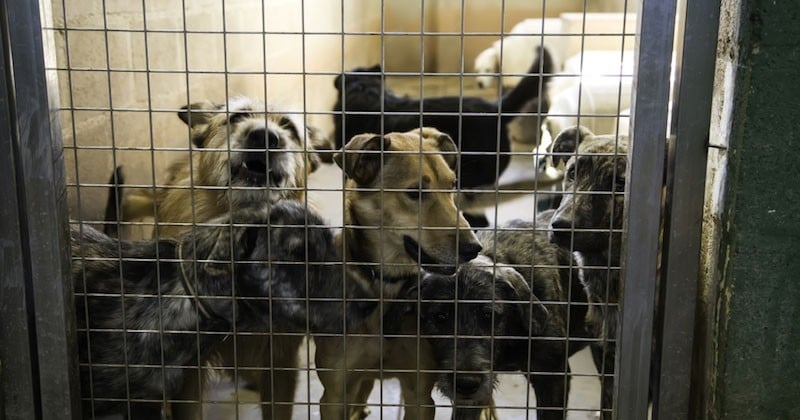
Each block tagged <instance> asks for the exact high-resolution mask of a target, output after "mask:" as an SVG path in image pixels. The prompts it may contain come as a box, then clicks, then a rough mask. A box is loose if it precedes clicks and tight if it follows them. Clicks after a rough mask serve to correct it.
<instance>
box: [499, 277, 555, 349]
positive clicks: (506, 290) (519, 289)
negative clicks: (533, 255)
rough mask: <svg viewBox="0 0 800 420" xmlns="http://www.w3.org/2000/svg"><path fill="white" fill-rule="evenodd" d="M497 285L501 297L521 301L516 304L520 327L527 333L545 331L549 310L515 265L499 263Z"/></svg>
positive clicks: (534, 333)
mask: <svg viewBox="0 0 800 420" xmlns="http://www.w3.org/2000/svg"><path fill="white" fill-rule="evenodd" d="M494 269H495V270H496V271H495V272H496V280H495V287H496V290H497V293H496V294H497V295H498V296H500V298H501V299H506V298H510V300H516V301H520V303H519V304H515V305H514V308H515V310H516V311H517V319H518V320H519V328H521V331H522V332H524V333H525V334H533V335H536V334H540V333H542V332H543V331H544V328H545V325H546V323H547V319H548V317H549V312H548V311H547V308H545V306H544V305H542V303H541V302H540V301H539V299H538V298H537V297H536V295H534V294H533V292H532V291H531V289H530V286H529V285H528V282H527V281H525V278H524V277H522V274H520V273H519V271H517V270H515V269H514V268H513V267H509V266H506V265H503V264H497V266H496V267H495V268H494Z"/></svg>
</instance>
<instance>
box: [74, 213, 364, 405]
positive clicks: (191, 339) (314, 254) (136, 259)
mask: <svg viewBox="0 0 800 420" xmlns="http://www.w3.org/2000/svg"><path fill="white" fill-rule="evenodd" d="M71 248H72V255H73V266H72V280H73V283H74V285H75V291H76V310H77V311H76V312H77V316H78V327H79V348H80V361H81V387H82V391H83V398H84V410H85V413H84V414H85V415H86V416H87V417H92V416H102V415H108V414H114V413H121V414H124V415H126V416H127V417H129V418H159V417H160V414H159V411H160V410H161V405H162V403H163V402H165V401H169V400H170V399H173V398H175V396H176V394H177V393H178V392H179V391H180V389H181V385H182V382H183V380H184V377H185V374H184V372H186V371H187V370H189V369H187V368H188V367H192V366H193V367H194V370H196V369H197V366H198V362H199V361H200V360H203V359H204V358H205V357H206V356H208V355H207V354H206V353H207V352H208V351H209V349H211V348H213V347H214V346H213V345H214V344H216V343H218V342H220V341H222V340H224V339H225V338H226V337H228V335H230V334H231V332H232V331H237V332H247V333H259V332H262V333H265V332H272V331H281V332H297V333H305V334H308V333H332V334H337V333H338V334H341V333H342V332H343V331H344V329H345V328H350V327H352V326H357V325H358V324H359V322H360V321H361V320H362V319H363V318H364V316H366V315H369V313H370V312H371V309H372V308H371V307H370V305H373V306H374V304H369V303H366V304H365V303H363V302H362V303H356V302H347V304H346V306H345V303H344V299H343V295H345V294H346V295H347V296H348V297H357V296H359V292H358V291H357V290H356V289H355V287H356V286H355V285H353V286H352V287H350V286H349V285H347V286H343V285H342V281H343V280H342V271H343V270H342V268H341V265H340V263H341V257H340V256H339V255H338V254H339V253H338V252H337V251H336V248H335V247H334V245H333V242H332V236H331V232H330V230H329V229H328V228H327V227H325V226H324V225H323V222H322V220H321V219H320V218H319V216H317V215H316V214H314V213H312V212H310V211H308V210H307V209H306V208H304V207H303V206H301V205H299V204H297V203H292V202H281V203H278V204H274V205H272V206H269V207H268V208H267V207H265V208H244V209H239V210H235V211H234V212H233V213H231V214H229V215H227V216H221V217H218V218H216V219H213V220H211V221H210V222H209V223H207V224H203V225H199V226H197V227H196V228H195V230H194V231H192V232H190V233H187V234H185V235H183V236H181V237H180V238H179V239H177V240H176V241H172V240H160V241H141V242H132V241H119V240H116V239H113V238H110V237H108V236H106V235H104V234H102V233H100V232H99V231H97V230H95V229H92V228H91V227H88V226H85V225H73V226H72V228H71ZM337 262H338V264H337Z"/></svg>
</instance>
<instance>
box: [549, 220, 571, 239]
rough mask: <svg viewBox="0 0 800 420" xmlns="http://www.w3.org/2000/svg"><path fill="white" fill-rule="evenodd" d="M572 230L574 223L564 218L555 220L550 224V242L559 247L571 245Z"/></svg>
mask: <svg viewBox="0 0 800 420" xmlns="http://www.w3.org/2000/svg"><path fill="white" fill-rule="evenodd" d="M571 229H572V221H570V220H567V219H562V218H560V217H559V218H557V219H553V220H552V221H551V222H550V232H548V236H549V237H550V242H552V243H554V244H559V245H567V246H568V245H569V243H570V233H571V232H570V230H571Z"/></svg>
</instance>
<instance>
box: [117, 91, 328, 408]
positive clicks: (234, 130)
mask: <svg viewBox="0 0 800 420" xmlns="http://www.w3.org/2000/svg"><path fill="white" fill-rule="evenodd" d="M178 117H179V118H180V119H181V120H182V121H183V122H184V123H186V124H187V125H189V126H190V127H191V143H192V145H193V146H194V148H193V149H192V153H191V154H189V155H187V156H185V157H184V158H181V159H178V160H176V161H175V162H173V163H172V165H170V167H169V169H168V170H167V179H166V182H165V186H163V187H161V188H159V189H158V190H157V191H156V192H155V195H153V194H152V190H150V189H139V190H136V191H133V192H132V193H131V194H127V195H124V196H123V200H122V219H123V220H126V221H127V220H135V219H141V218H144V217H155V219H156V225H155V226H156V231H155V235H156V237H157V238H173V237H177V236H179V235H180V234H182V233H184V232H186V231H189V230H191V229H192V228H193V226H194V225H195V224H196V223H202V222H205V221H207V220H210V219H212V218H214V217H217V216H220V215H223V214H225V213H228V212H230V211H231V210H233V209H237V208H240V207H244V206H248V205H251V204H252V203H257V204H259V205H264V204H274V203H278V202H282V201H285V200H294V201H302V200H303V198H304V196H305V186H306V179H307V176H308V174H310V173H311V172H312V171H313V170H315V169H316V167H317V166H318V165H319V156H318V155H317V153H316V152H315V151H314V150H315V148H316V147H324V146H325V143H326V141H327V140H326V139H325V138H324V137H322V136H321V135H320V132H319V131H318V130H316V129H314V128H313V127H311V126H307V125H305V124H304V123H303V120H302V118H299V116H298V115H296V114H288V113H287V114H284V113H280V112H275V111H273V110H271V109H267V108H266V107H265V105H264V104H263V103H262V102H260V101H258V100H255V99H251V98H246V97H239V98H235V99H232V100H230V101H229V102H228V103H227V104H217V103H213V102H208V101H206V102H198V103H194V104H191V105H188V106H186V107H184V109H183V111H181V112H179V113H178ZM116 181H120V179H119V178H117V179H116ZM116 194H117V195H118V196H119V195H122V194H121V193H119V192H116ZM107 213H108V212H107ZM302 339H303V337H302V336H300V335H276V336H273V337H272V340H271V342H268V341H267V340H266V339H265V338H264V337H262V336H252V335H249V336H240V337H237V345H236V346H234V345H233V340H229V341H226V342H223V343H221V344H220V345H219V346H218V348H217V349H215V350H214V351H213V352H212V353H211V355H212V359H213V360H211V359H209V360H205V361H203V364H206V363H213V364H217V365H221V366H228V367H233V366H234V362H235V365H236V367H238V368H239V369H238V371H237V372H236V376H238V378H242V379H244V382H245V383H246V384H247V385H248V386H250V387H252V388H254V390H255V391H256V392H257V393H258V394H259V395H260V397H261V401H262V403H263V405H262V413H263V416H264V418H271V417H272V414H273V413H274V415H275V417H276V418H287V417H288V416H290V415H291V409H292V407H291V402H292V401H293V399H294V389H295V386H294V384H295V383H296V380H297V379H296V377H297V373H296V371H295V370H294V369H296V368H297V365H298V361H297V352H298V349H299V348H300V346H301V344H302ZM265 367H271V369H266V370H265V369H263V368H265ZM196 376H197V375H194V376H190V377H189V378H188V379H187V380H186V381H185V389H184V392H183V395H182V398H183V399H184V400H187V401H199V400H200V396H201V393H202V390H203V388H204V384H205V383H209V382H211V381H212V380H214V378H213V377H214V376H215V375H212V374H210V373H208V372H204V374H203V376H204V377H203V378H202V379H199V378H197V377H196ZM216 376H218V375H216ZM272 383H280V384H281V386H280V387H276V389H275V390H274V392H273V390H272V389H271V386H270V384H272ZM270 403H272V404H271V405H270ZM172 410H173V413H174V415H175V418H176V419H178V420H182V419H184V420H185V419H194V418H197V417H198V416H199V415H200V414H199V411H200V410H202V407H201V406H200V404H189V403H185V404H173V407H172Z"/></svg>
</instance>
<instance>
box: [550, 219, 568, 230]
mask: <svg viewBox="0 0 800 420" xmlns="http://www.w3.org/2000/svg"><path fill="white" fill-rule="evenodd" d="M550 227H552V228H553V230H558V231H565V230H570V229H572V222H571V221H569V220H567V219H562V218H560V217H559V218H558V219H555V220H553V221H551V222H550Z"/></svg>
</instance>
